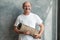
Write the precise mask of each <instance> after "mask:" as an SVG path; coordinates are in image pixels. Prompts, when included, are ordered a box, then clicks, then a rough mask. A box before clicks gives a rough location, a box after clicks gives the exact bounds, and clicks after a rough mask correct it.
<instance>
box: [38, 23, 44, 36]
mask: <svg viewBox="0 0 60 40" xmlns="http://www.w3.org/2000/svg"><path fill="white" fill-rule="evenodd" d="M39 26H40V31H39V35H40V36H41V35H42V34H43V32H44V25H43V24H40V25H39Z"/></svg>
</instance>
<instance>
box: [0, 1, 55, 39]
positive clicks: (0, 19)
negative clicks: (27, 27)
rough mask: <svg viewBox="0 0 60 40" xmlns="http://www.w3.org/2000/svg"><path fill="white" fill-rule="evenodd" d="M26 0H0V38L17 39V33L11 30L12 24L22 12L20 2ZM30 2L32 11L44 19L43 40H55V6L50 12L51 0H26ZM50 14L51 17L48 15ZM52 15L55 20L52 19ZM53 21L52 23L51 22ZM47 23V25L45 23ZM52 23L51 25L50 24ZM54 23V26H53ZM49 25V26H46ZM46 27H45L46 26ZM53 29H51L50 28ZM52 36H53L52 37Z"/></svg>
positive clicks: (53, 2) (52, 2)
mask: <svg viewBox="0 0 60 40" xmlns="http://www.w3.org/2000/svg"><path fill="white" fill-rule="evenodd" d="M24 1H27V0H0V40H17V38H18V34H16V33H15V32H14V31H13V24H14V22H15V20H16V18H17V16H18V15H20V14H21V13H23V10H22V3H23V2H24ZM28 1H30V2H31V3H32V12H33V13H35V14H38V15H39V16H40V17H41V18H42V19H43V21H44V24H45V29H46V30H45V33H44V35H43V38H42V39H43V40H52V39H53V40H55V36H56V35H52V34H54V33H55V32H56V31H55V30H56V24H54V23H56V22H55V21H56V20H55V16H52V15H54V13H55V11H56V10H55V7H54V10H55V11H53V13H52V7H53V5H52V4H55V1H56V0H54V1H52V0H28ZM54 6H55V5H54ZM50 16H51V17H50ZM52 17H53V19H54V20H55V21H53V20H52ZM52 21H53V24H51V23H52ZM47 24H48V25H47ZM52 25H53V26H52ZM54 25H55V26H54ZM48 26H49V27H48ZM46 27H47V28H46ZM52 29H53V30H52ZM52 36H53V37H52Z"/></svg>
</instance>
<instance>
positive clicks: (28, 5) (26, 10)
mask: <svg viewBox="0 0 60 40" xmlns="http://www.w3.org/2000/svg"><path fill="white" fill-rule="evenodd" d="M23 9H24V11H25V12H30V10H31V4H30V3H29V2H26V3H25V4H24V6H23Z"/></svg>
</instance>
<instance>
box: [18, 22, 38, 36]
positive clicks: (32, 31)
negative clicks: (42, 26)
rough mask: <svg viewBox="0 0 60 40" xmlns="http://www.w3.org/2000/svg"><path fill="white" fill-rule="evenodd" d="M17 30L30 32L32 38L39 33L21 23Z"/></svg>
mask: <svg viewBox="0 0 60 40" xmlns="http://www.w3.org/2000/svg"><path fill="white" fill-rule="evenodd" d="M17 28H18V29H19V30H20V32H26V31H30V35H31V36H34V34H38V33H39V31H38V30H36V29H34V28H32V27H30V26H27V25H24V24H22V23H20V24H19V25H18V27H17Z"/></svg>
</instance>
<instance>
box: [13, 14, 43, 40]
mask: <svg viewBox="0 0 60 40" xmlns="http://www.w3.org/2000/svg"><path fill="white" fill-rule="evenodd" d="M42 22H43V21H42V19H41V18H40V17H39V16H38V15H36V14H34V13H30V14H29V15H24V14H21V15H19V16H18V17H17V20H16V22H15V24H14V25H15V26H18V24H19V23H23V24H25V25H28V26H30V27H32V28H35V26H36V25H40V24H41V23H42ZM23 35H24V34H22V36H20V38H21V37H23V39H22V40H25V39H24V38H26V39H27V40H32V39H31V38H32V37H31V38H30V36H29V35H27V36H25V35H24V36H23ZM28 36H29V37H28ZM28 38H30V39H28Z"/></svg>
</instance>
